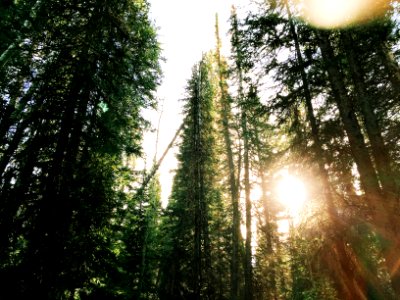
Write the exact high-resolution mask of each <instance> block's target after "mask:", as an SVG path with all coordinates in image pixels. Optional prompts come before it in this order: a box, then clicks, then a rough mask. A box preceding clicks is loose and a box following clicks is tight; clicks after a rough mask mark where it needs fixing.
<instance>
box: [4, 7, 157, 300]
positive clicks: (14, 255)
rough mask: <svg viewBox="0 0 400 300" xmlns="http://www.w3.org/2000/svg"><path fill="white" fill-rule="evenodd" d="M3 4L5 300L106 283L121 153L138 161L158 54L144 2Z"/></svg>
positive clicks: (57, 295)
mask: <svg viewBox="0 0 400 300" xmlns="http://www.w3.org/2000/svg"><path fill="white" fill-rule="evenodd" d="M3 5H4V4H2V7H1V8H0V14H1V16H2V18H1V21H0V26H1V29H2V30H1V32H2V37H1V38H2V46H1V48H0V56H1V66H0V78H1V80H0V103H1V106H0V108H1V110H0V114H1V115H0V140H1V146H0V176H1V177H0V179H1V181H0V186H1V192H0V194H1V195H0V198H1V199H2V202H1V208H0V217H1V221H0V231H1V238H0V239H1V248H0V274H1V279H2V282H3V283H4V286H5V288H4V289H2V291H1V293H2V298H4V299H9V297H11V296H10V295H12V298H26V297H28V295H29V297H33V298H38V299H39V298H40V299H65V298H67V297H71V296H68V295H72V294H76V293H79V292H76V291H79V290H82V291H83V290H84V291H85V293H86V294H90V293H91V292H92V291H93V290H94V289H95V288H100V287H103V286H104V285H105V284H106V283H107V280H108V277H109V276H110V274H109V271H110V268H111V267H112V266H113V265H114V263H115V259H116V257H115V253H113V251H112V250H113V247H112V244H111V236H112V232H111V231H110V228H111V220H112V218H115V216H113V214H114V212H115V210H116V209H117V208H118V207H119V206H120V205H121V203H123V201H122V199H121V197H124V196H123V194H121V193H119V192H117V191H116V182H117V178H118V176H119V173H118V172H117V170H118V169H119V168H120V167H121V154H122V153H123V152H125V153H128V154H129V153H136V154H138V153H139V150H140V135H141V130H142V128H143V126H144V122H143V120H142V118H141V116H140V115H139V111H140V109H141V108H142V107H145V106H149V105H153V104H154V100H153V98H152V93H153V91H154V89H155V87H156V84H157V81H158V78H159V67H158V55H159V47H158V44H157V41H156V34H155V31H154V28H153V27H152V26H151V25H150V23H149V21H148V19H147V13H148V8H147V6H148V5H147V4H146V2H143V1H111V2H110V1H84V2H79V3H77V2H76V3H75V2H63V1H52V0H49V1H18V2H11V3H10V4H9V6H10V7H9V9H8V8H7V9H6V8H4V7H3Z"/></svg>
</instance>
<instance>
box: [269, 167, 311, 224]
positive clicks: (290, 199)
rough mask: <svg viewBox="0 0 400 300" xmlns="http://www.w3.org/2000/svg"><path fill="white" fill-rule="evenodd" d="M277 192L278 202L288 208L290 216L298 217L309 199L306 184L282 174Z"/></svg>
mask: <svg viewBox="0 0 400 300" xmlns="http://www.w3.org/2000/svg"><path fill="white" fill-rule="evenodd" d="M276 191H277V196H278V200H279V201H280V202H281V203H282V204H283V205H284V206H285V207H286V208H287V210H288V212H289V214H290V215H291V216H298V215H299V214H300V211H301V209H302V207H303V205H304V202H305V201H306V197H307V191H306V187H305V185H304V183H303V182H302V181H301V180H300V179H299V178H297V177H294V176H292V175H290V174H288V173H282V175H281V179H280V180H279V181H278V184H277V187H276Z"/></svg>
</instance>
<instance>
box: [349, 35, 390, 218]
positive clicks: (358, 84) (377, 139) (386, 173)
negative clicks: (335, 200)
mask: <svg viewBox="0 0 400 300" xmlns="http://www.w3.org/2000/svg"><path fill="white" fill-rule="evenodd" d="M341 41H342V43H343V46H344V48H345V51H346V55H347V60H348V64H349V68H350V74H351V76H352V79H353V84H354V87H355V91H356V97H357V103H358V104H359V106H360V109H361V113H362V116H363V121H364V125H365V129H366V131H367V134H368V138H369V141H370V144H371V148H372V155H373V158H374V161H375V164H376V169H377V173H378V176H379V180H380V182H381V185H382V188H383V191H384V192H385V196H386V197H388V198H390V201H391V202H394V198H395V196H396V194H397V189H396V183H395V181H394V174H393V171H392V168H391V164H390V157H389V151H388V150H387V148H386V146H385V143H384V140H383V137H382V130H381V128H380V125H379V122H378V119H377V117H376V115H375V112H374V110H373V107H372V106H371V99H370V97H369V96H368V91H367V88H366V86H365V84H364V82H365V80H364V75H363V74H364V72H363V70H362V66H361V62H360V61H359V60H358V59H357V56H356V53H355V52H354V40H353V37H352V36H351V33H350V32H348V31H343V32H342V34H341ZM393 204H394V203H393ZM393 209H396V210H397V208H396V207H393Z"/></svg>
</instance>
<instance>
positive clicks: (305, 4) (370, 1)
mask: <svg viewBox="0 0 400 300" xmlns="http://www.w3.org/2000/svg"><path fill="white" fill-rule="evenodd" d="M298 2H299V3H300V4H301V6H302V8H303V15H304V19H305V20H306V21H307V22H310V23H311V24H313V25H315V26H317V27H323V28H335V27H343V26H347V25H350V24H355V23H360V22H365V21H367V20H368V19H371V18H373V17H375V16H378V15H380V14H382V12H383V11H384V9H385V8H386V7H385V5H382V4H381V5H378V4H377V3H376V1H374V0H303V1H301V0H298Z"/></svg>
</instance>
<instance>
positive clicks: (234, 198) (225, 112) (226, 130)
mask: <svg viewBox="0 0 400 300" xmlns="http://www.w3.org/2000/svg"><path fill="white" fill-rule="evenodd" d="M218 28H219V27H218V15H217V16H216V28H215V29H216V33H215V34H216V39H217V50H216V59H217V64H218V77H219V88H220V93H221V97H220V103H221V108H220V111H221V112H220V113H221V119H222V131H223V136H224V142H225V152H226V158H227V161H228V169H229V187H230V196H231V204H232V255H231V262H230V263H231V277H230V285H231V286H230V299H231V300H237V299H238V298H239V235H240V213H239V197H238V196H239V193H238V186H237V184H236V175H235V173H236V172H235V163H234V159H233V151H232V141H231V136H230V126H229V119H230V113H231V106H230V102H229V100H230V99H229V94H228V92H227V85H226V79H225V74H224V69H223V62H222V59H221V53H220V48H221V40H220V37H219V29H218Z"/></svg>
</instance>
